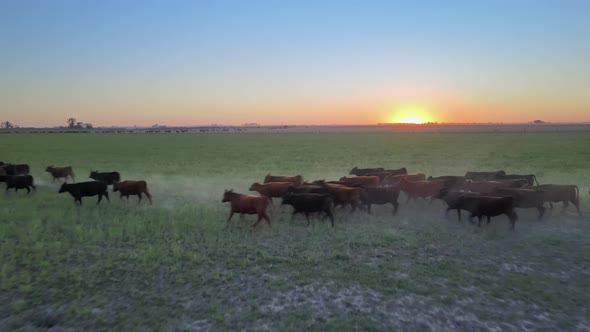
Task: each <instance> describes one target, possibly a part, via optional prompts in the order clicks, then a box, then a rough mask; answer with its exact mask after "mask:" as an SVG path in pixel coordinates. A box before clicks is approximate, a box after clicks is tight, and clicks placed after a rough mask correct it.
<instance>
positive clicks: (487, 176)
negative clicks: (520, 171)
mask: <svg viewBox="0 0 590 332" xmlns="http://www.w3.org/2000/svg"><path fill="white" fill-rule="evenodd" d="M502 176H506V172H504V171H495V172H467V173H465V179H467V180H475V181H490V180H495V179H500V178H501V177H502Z"/></svg>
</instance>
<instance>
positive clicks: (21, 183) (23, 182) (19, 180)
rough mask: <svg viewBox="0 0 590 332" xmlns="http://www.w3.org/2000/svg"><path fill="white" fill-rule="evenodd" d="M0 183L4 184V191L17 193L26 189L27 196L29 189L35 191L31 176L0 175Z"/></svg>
mask: <svg viewBox="0 0 590 332" xmlns="http://www.w3.org/2000/svg"><path fill="white" fill-rule="evenodd" d="M0 182H5V183H6V191H8V190H9V189H14V191H16V192H18V190H19V189H27V194H29V193H30V192H31V189H30V188H33V190H37V187H35V184H34V180H33V177H32V176H31V175H0Z"/></svg>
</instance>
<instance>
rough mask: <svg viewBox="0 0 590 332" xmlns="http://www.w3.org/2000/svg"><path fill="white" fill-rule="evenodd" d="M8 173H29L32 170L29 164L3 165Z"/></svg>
mask: <svg viewBox="0 0 590 332" xmlns="http://www.w3.org/2000/svg"><path fill="white" fill-rule="evenodd" d="M2 167H3V168H4V171H5V172H6V175H29V173H30V172H31V170H30V168H29V165H27V164H6V165H3V166H2Z"/></svg>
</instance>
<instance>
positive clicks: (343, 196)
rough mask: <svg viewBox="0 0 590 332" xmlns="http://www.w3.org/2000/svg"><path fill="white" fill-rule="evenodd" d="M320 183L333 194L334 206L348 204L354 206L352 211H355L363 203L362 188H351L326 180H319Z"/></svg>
mask: <svg viewBox="0 0 590 332" xmlns="http://www.w3.org/2000/svg"><path fill="white" fill-rule="evenodd" d="M318 184H319V185H320V186H322V187H324V188H326V189H328V192H329V193H330V194H331V195H332V196H333V201H334V206H338V205H340V206H343V207H344V206H346V205H349V204H350V206H351V207H352V211H355V210H356V208H357V207H359V206H360V205H361V196H362V193H363V191H362V189H361V188H351V187H346V186H343V185H339V184H331V183H326V182H324V181H318Z"/></svg>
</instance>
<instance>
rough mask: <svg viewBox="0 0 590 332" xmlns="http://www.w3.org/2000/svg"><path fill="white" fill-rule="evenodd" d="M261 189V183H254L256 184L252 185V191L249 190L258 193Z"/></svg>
mask: <svg viewBox="0 0 590 332" xmlns="http://www.w3.org/2000/svg"><path fill="white" fill-rule="evenodd" d="M260 187H261V185H260V183H258V182H254V183H252V185H251V186H250V189H248V190H250V191H256V190H258V189H260Z"/></svg>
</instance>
